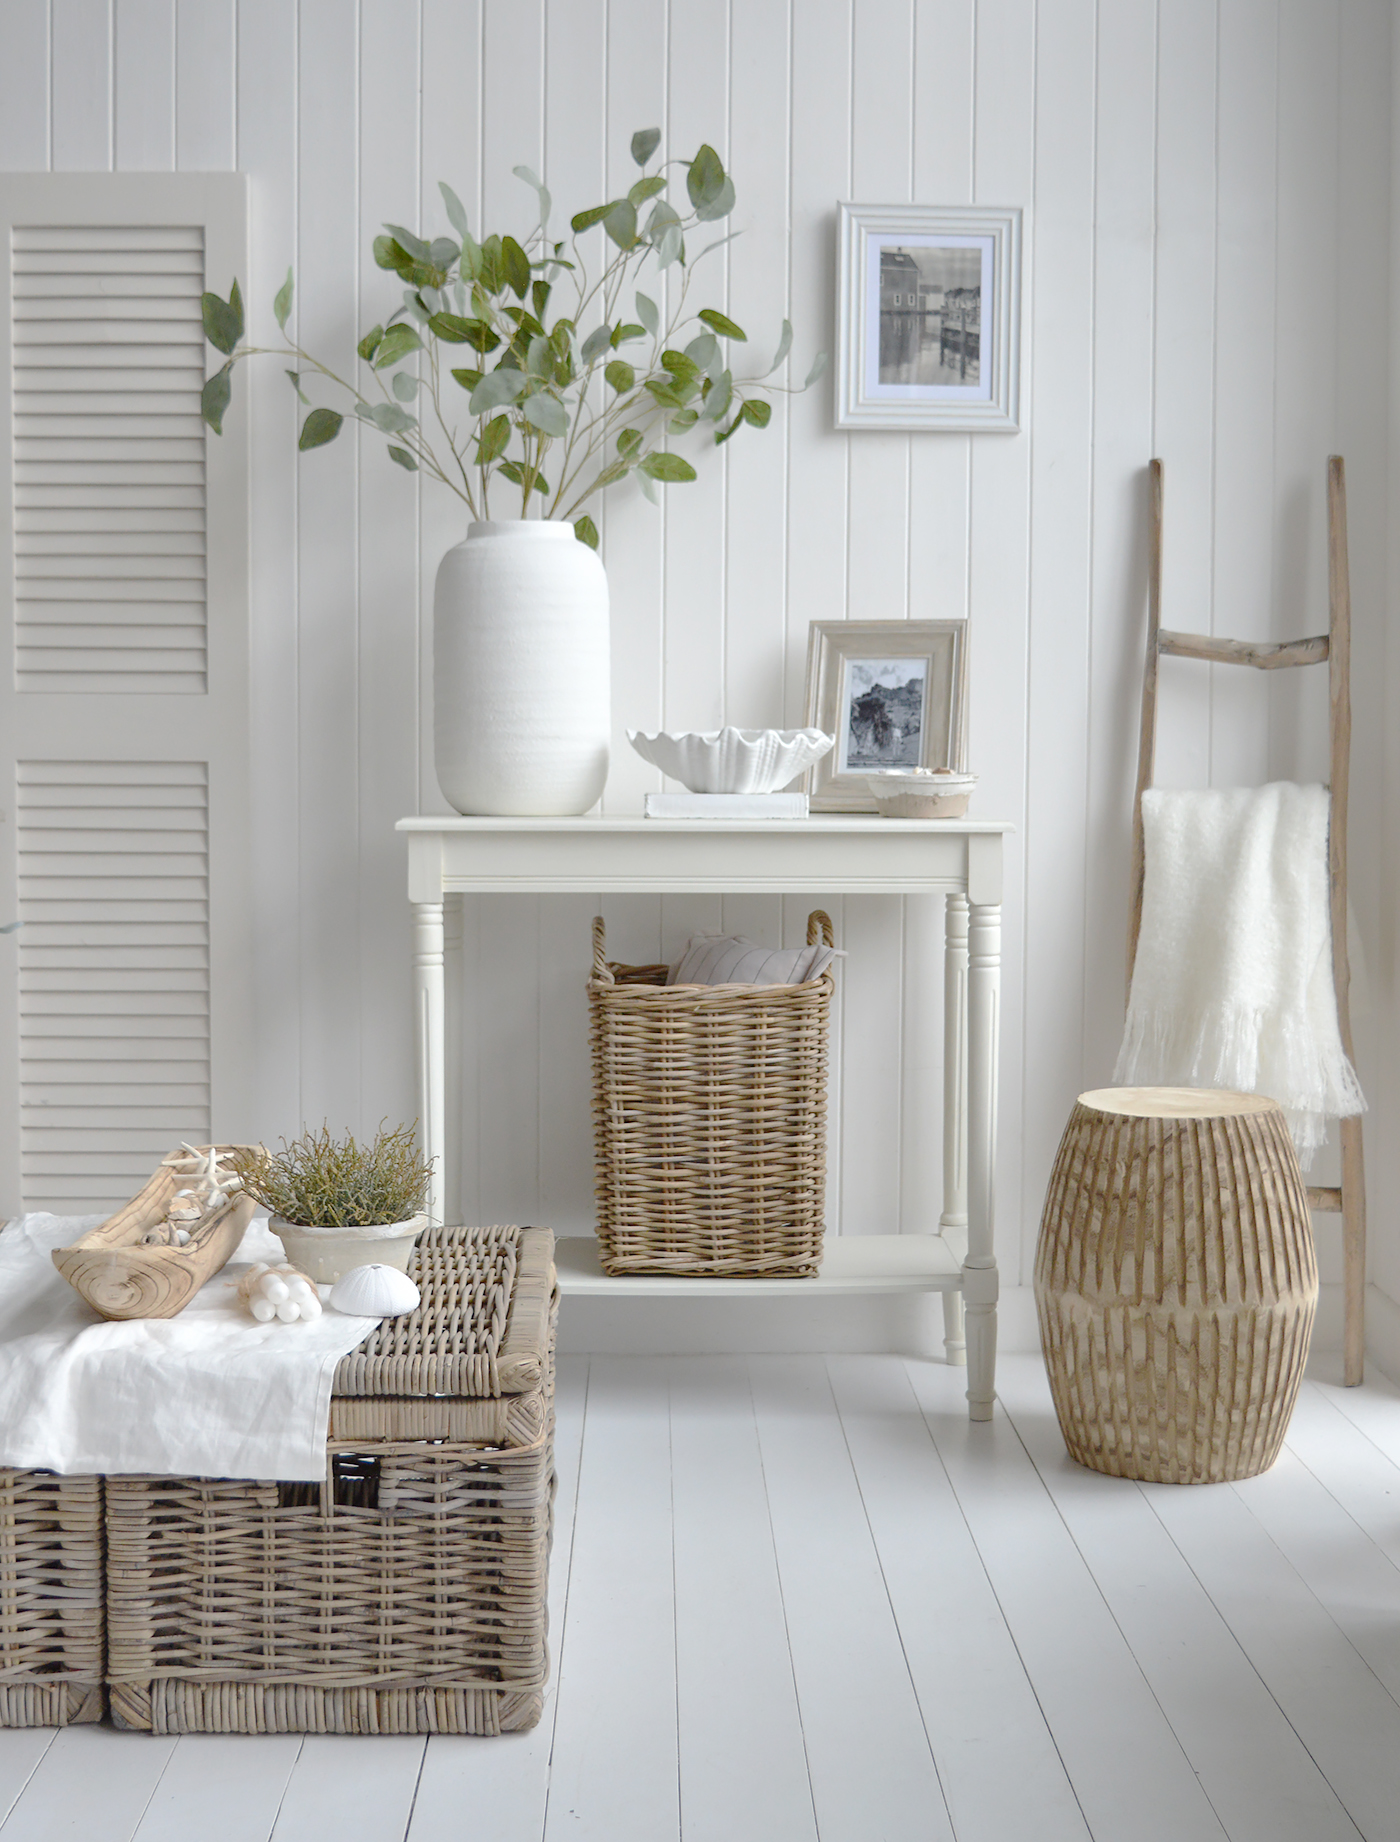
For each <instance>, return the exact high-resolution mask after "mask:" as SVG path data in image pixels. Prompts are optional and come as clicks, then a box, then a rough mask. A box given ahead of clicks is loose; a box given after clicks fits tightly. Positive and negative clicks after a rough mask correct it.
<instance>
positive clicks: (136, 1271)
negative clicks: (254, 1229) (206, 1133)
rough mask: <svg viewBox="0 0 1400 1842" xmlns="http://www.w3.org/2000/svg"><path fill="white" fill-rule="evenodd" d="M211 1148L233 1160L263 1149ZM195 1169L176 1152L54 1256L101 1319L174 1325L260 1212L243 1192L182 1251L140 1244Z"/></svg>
mask: <svg viewBox="0 0 1400 1842" xmlns="http://www.w3.org/2000/svg"><path fill="white" fill-rule="evenodd" d="M201 1149H202V1150H204V1151H208V1150H209V1149H210V1148H209V1147H208V1146H203V1147H201ZM214 1149H215V1150H216V1151H218V1152H219V1154H220V1155H221V1156H222V1157H231V1156H232V1155H233V1154H234V1153H235V1152H238V1151H256V1150H257V1149H258V1147H257V1146H255V1145H254V1146H247V1145H218V1146H215V1147H214ZM195 1169H196V1162H195V1160H194V1159H193V1158H191V1157H190V1156H189V1154H188V1152H186V1151H184V1150H180V1151H173V1152H171V1154H170V1156H169V1157H167V1158H163V1159H162V1160H161V1163H160V1167H159V1169H158V1170H157V1171H156V1172H155V1174H154V1175H153V1176H152V1178H151V1180H150V1182H149V1183H148V1184H147V1185H146V1187H145V1188H144V1189H143V1190H142V1191H141V1193H140V1194H139V1195H138V1196H133V1197H132V1199H131V1201H130V1202H128V1203H126V1204H124V1205H123V1206H122V1207H121V1208H120V1209H118V1210H117V1213H116V1214H115V1215H112V1216H109V1217H108V1219H107V1220H106V1221H105V1222H103V1223H101V1224H100V1226H98V1227H96V1228H90V1229H89V1230H88V1232H87V1233H86V1234H85V1235H83V1236H82V1237H81V1238H80V1239H79V1240H76V1241H74V1243H73V1244H72V1246H71V1247H59V1248H55V1249H54V1255H53V1263H54V1265H55V1266H56V1267H57V1268H58V1270H59V1272H60V1273H62V1275H63V1277H64V1278H65V1279H66V1280H67V1281H68V1283H69V1285H70V1286H72V1287H73V1289H74V1291H76V1292H79V1293H81V1294H82V1296H83V1297H84V1298H85V1299H86V1300H87V1302H88V1303H89V1304H90V1305H91V1306H92V1308H93V1310H94V1311H97V1312H100V1313H101V1315H102V1316H103V1317H104V1318H173V1317H174V1316H175V1314H176V1313H177V1312H179V1311H183V1310H184V1308H185V1306H186V1305H187V1304H188V1303H189V1302H190V1300H191V1299H192V1298H193V1297H194V1295H195V1293H196V1292H198V1290H199V1289H200V1287H201V1286H202V1285H204V1284H206V1283H207V1281H209V1280H210V1279H212V1278H213V1277H214V1275H215V1273H217V1272H218V1271H219V1270H220V1268H221V1267H223V1266H224V1265H226V1264H227V1262H228V1261H229V1259H230V1258H231V1257H232V1255H233V1253H234V1251H235V1249H236V1248H237V1246H238V1243H239V1242H240V1241H241V1240H242V1239H243V1232H244V1230H245V1229H246V1228H247V1226H248V1223H249V1221H250V1220H251V1219H252V1215H253V1210H254V1209H255V1208H256V1207H257V1205H256V1203H255V1202H254V1201H253V1198H252V1197H251V1196H248V1195H245V1194H243V1193H242V1192H241V1191H240V1192H239V1193H238V1194H237V1195H234V1196H231V1197H229V1199H228V1201H227V1202H226V1203H224V1204H223V1205H222V1206H221V1207H220V1208H218V1209H215V1210H214V1211H213V1213H212V1214H210V1215H208V1216H206V1217H205V1218H204V1220H202V1221H201V1222H200V1223H199V1225H198V1226H197V1227H196V1228H194V1229H192V1230H191V1233H190V1239H189V1241H188V1243H187V1244H186V1245H185V1246H184V1247H159V1246H151V1247H143V1246H142V1245H141V1237H142V1235H143V1234H145V1232H146V1230H147V1229H148V1228H152V1227H154V1226H155V1224H156V1223H157V1222H161V1221H164V1220H165V1215H166V1210H167V1209H168V1208H169V1207H170V1203H171V1201H172V1199H173V1197H174V1196H175V1193H176V1191H177V1190H181V1189H184V1188H186V1187H187V1186H188V1184H189V1180H190V1178H191V1176H192V1175H193V1174H194V1172H195Z"/></svg>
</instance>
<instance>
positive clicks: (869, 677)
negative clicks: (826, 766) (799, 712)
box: [837, 659, 928, 774]
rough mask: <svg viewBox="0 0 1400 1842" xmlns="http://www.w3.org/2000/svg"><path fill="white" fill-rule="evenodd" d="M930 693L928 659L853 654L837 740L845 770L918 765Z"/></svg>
mask: <svg viewBox="0 0 1400 1842" xmlns="http://www.w3.org/2000/svg"><path fill="white" fill-rule="evenodd" d="M927 694H928V660H927V659H847V661H846V683H845V688H844V695H843V696H842V699H841V709H842V720H841V734H840V736H839V738H838V741H837V747H838V749H839V751H840V753H839V760H840V764H841V768H842V770H843V771H844V772H851V773H866V774H877V773H879V772H880V771H881V770H882V769H885V768H916V767H918V765H919V750H920V746H921V736H922V733H923V726H924V699H925V697H926V696H927Z"/></svg>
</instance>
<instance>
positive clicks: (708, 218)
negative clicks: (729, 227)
mask: <svg viewBox="0 0 1400 1842" xmlns="http://www.w3.org/2000/svg"><path fill="white" fill-rule="evenodd" d="M733 209H734V181H733V180H732V179H726V180H725V182H724V184H723V185H722V186H721V187H720V189H719V196H718V198H714V199H712V200H711V201H710V203H709V204H707V205H700V206H699V207H698V208H697V209H696V213H695V215H696V217H698V218H699V220H700V222H701V223H702V224H712V223H714V221H715V220H716V219H717V218H722V217H728V216H729V213H730V212H731V211H732V210H733Z"/></svg>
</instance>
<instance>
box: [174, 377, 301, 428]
mask: <svg viewBox="0 0 1400 1842" xmlns="http://www.w3.org/2000/svg"><path fill="white" fill-rule="evenodd" d="M232 370H233V360H232V359H230V360H229V362H228V363H227V364H226V365H225V366H224V367H223V368H222V369H221V370H219V371H216V372H215V373H214V375H213V376H212V377H211V378H210V379H209V381H208V382H207V383H206V384H205V386H204V389H203V390H202V391H201V392H200V397H199V413H200V415H201V416H203V418H204V420H205V421H206V422H207V423H208V424H209V426H210V428H211V429H213V431H214V433H215V434H216V435H222V434H223V432H224V411H225V410H226V409H227V408H228V406H229V399H230V397H232V395H233V378H232V376H231V375H230V373H231V372H232ZM288 375H289V376H290V375H291V374H290V373H288ZM298 395H300V392H298Z"/></svg>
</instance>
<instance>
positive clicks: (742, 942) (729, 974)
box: [666, 934, 846, 985]
mask: <svg viewBox="0 0 1400 1842" xmlns="http://www.w3.org/2000/svg"><path fill="white" fill-rule="evenodd" d="M845 957H846V954H845V950H844V948H839V947H829V946H826V945H824V944H823V943H822V942H821V941H818V942H817V943H816V945H815V946H810V947H761V946H760V945H759V944H758V942H757V941H756V940H749V939H748V938H747V937H746V936H745V935H743V934H692V935H691V936H690V939H689V940H687V941H686V943H685V951H684V952H683V953H682V954H681V956H680V958H679V959H678V960H677V961H676V962H675V964H674V965H673V966H672V967H671V969H670V971H669V972H668V973H667V975H666V983H667V984H668V985H805V984H807V982H808V981H809V980H811V979H819V978H820V977H821V975H822V974H823V973H824V972H825V971H826V969H827V967H828V966H829V965H830V964H831V962H832V961H833V960H834V959H844V958H845Z"/></svg>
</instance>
